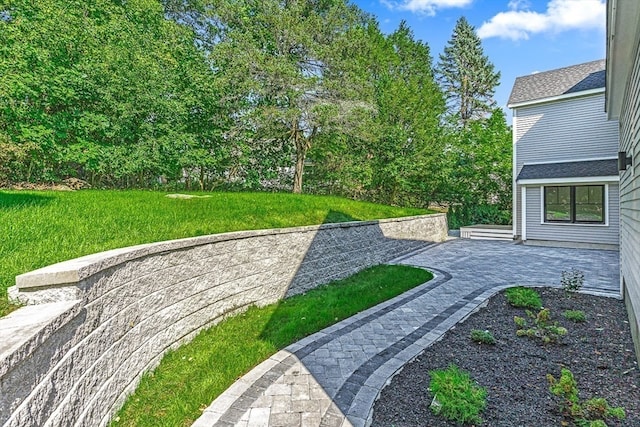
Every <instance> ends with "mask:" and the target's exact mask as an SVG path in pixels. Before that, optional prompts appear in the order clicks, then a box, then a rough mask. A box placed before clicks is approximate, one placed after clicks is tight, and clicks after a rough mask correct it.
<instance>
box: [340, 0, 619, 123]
mask: <svg viewBox="0 0 640 427" xmlns="http://www.w3.org/2000/svg"><path fill="white" fill-rule="evenodd" d="M352 2H353V3H355V4H357V5H358V6H359V7H360V8H361V9H363V10H365V11H367V12H369V13H371V14H373V15H375V16H376V17H377V19H378V22H380V27H381V29H382V31H383V32H385V33H390V32H393V31H394V30H395V29H396V28H397V27H398V24H399V23H400V21H401V20H405V21H407V23H408V24H409V26H410V27H411V28H412V30H413V32H414V35H415V38H416V39H419V40H422V41H423V42H426V43H428V44H429V47H430V48H431V55H432V56H433V58H434V63H435V62H437V60H438V55H439V54H440V53H442V52H443V50H444V47H445V45H446V43H447V41H448V40H449V39H450V38H451V33H452V31H453V27H454V25H455V23H456V21H457V20H458V18H459V17H460V16H465V17H466V18H467V20H468V21H469V23H470V24H471V25H473V26H474V27H475V28H476V31H477V33H478V35H479V36H480V37H481V39H482V46H483V48H484V52H485V54H486V55H487V56H489V59H490V60H491V62H492V63H493V64H494V65H495V67H496V69H497V70H499V71H500V73H501V79H500V80H501V83H500V86H499V87H498V88H497V89H496V95H495V99H496V101H497V103H498V105H499V106H500V107H503V108H504V109H505V110H506V105H507V100H508V98H509V94H510V92H511V87H512V86H513V82H514V80H515V78H516V77H518V76H524V75H528V74H531V73H533V72H536V71H546V70H552V69H555V68H560V67H565V66H568V65H574V64H580V63H582V62H588V61H593V60H596V59H602V58H604V56H605V10H606V6H605V0H352ZM509 116H510V114H509Z"/></svg>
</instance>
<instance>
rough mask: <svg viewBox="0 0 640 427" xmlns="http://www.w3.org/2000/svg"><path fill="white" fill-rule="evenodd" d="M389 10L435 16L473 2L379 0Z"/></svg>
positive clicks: (462, 0) (457, 0)
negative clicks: (438, 11)
mask: <svg viewBox="0 0 640 427" xmlns="http://www.w3.org/2000/svg"><path fill="white" fill-rule="evenodd" d="M381 1H382V2H383V3H384V4H385V5H386V6H387V7H389V8H390V9H400V10H409V11H411V12H421V13H426V14H427V15H431V16H433V15H435V14H436V10H438V9H446V8H454V7H465V6H469V5H470V4H471V3H473V1H474V0H399V1H398V0H381Z"/></svg>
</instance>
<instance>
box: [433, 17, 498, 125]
mask: <svg viewBox="0 0 640 427" xmlns="http://www.w3.org/2000/svg"><path fill="white" fill-rule="evenodd" d="M436 73H437V75H438V81H439V82H440V84H441V85H442V88H443V89H444V91H445V93H446V96H447V101H448V102H449V105H450V108H451V114H453V115H455V116H457V119H458V120H460V122H461V123H462V124H463V125H465V126H466V124H467V123H468V122H469V121H470V120H472V119H479V118H482V117H484V115H485V114H487V113H490V112H491V111H492V110H493V109H494V108H495V101H494V100H493V94H494V92H495V88H496V86H498V84H499V83H500V73H499V72H495V71H494V66H493V64H492V63H491V62H489V58H488V57H487V56H485V55H484V51H483V49H482V42H481V40H480V38H479V37H478V35H477V34H476V33H475V28H474V27H473V26H472V25H471V24H469V22H468V21H467V20H466V18H465V17H464V16H463V17H460V19H458V21H457V22H456V25H455V27H454V29H453V34H452V36H451V39H450V40H449V41H448V43H447V46H446V47H445V48H444V53H443V54H441V55H440V61H439V62H438V65H437V67H436Z"/></svg>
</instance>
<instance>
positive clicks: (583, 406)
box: [547, 368, 625, 427]
mask: <svg viewBox="0 0 640 427" xmlns="http://www.w3.org/2000/svg"><path fill="white" fill-rule="evenodd" d="M547 381H548V382H549V390H550V391H551V393H552V394H553V395H554V396H557V397H559V398H560V400H559V406H560V409H561V411H562V412H563V414H564V415H565V416H567V417H569V418H571V419H573V421H574V422H575V424H576V425H577V426H579V427H600V426H605V427H606V426H607V424H606V422H605V420H606V419H607V418H616V419H619V420H621V419H624V418H625V412H624V409H623V408H618V407H611V406H609V403H608V402H607V400H606V399H603V398H592V399H588V400H586V401H584V402H582V403H580V399H579V397H578V385H577V383H576V380H575V378H574V377H573V373H572V372H571V371H570V370H569V369H566V368H562V370H561V373H560V378H559V379H556V378H555V377H554V376H553V375H551V374H547Z"/></svg>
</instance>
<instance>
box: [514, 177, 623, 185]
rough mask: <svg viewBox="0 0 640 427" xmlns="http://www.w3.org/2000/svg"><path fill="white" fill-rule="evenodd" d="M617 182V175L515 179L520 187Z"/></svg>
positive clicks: (618, 179)
mask: <svg viewBox="0 0 640 427" xmlns="http://www.w3.org/2000/svg"><path fill="white" fill-rule="evenodd" d="M619 181H620V177H619V176H618V175H604V176H579V177H563V178H519V179H516V182H517V183H518V184H520V185H542V184H582V183H609V182H613V183H615V182H619Z"/></svg>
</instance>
